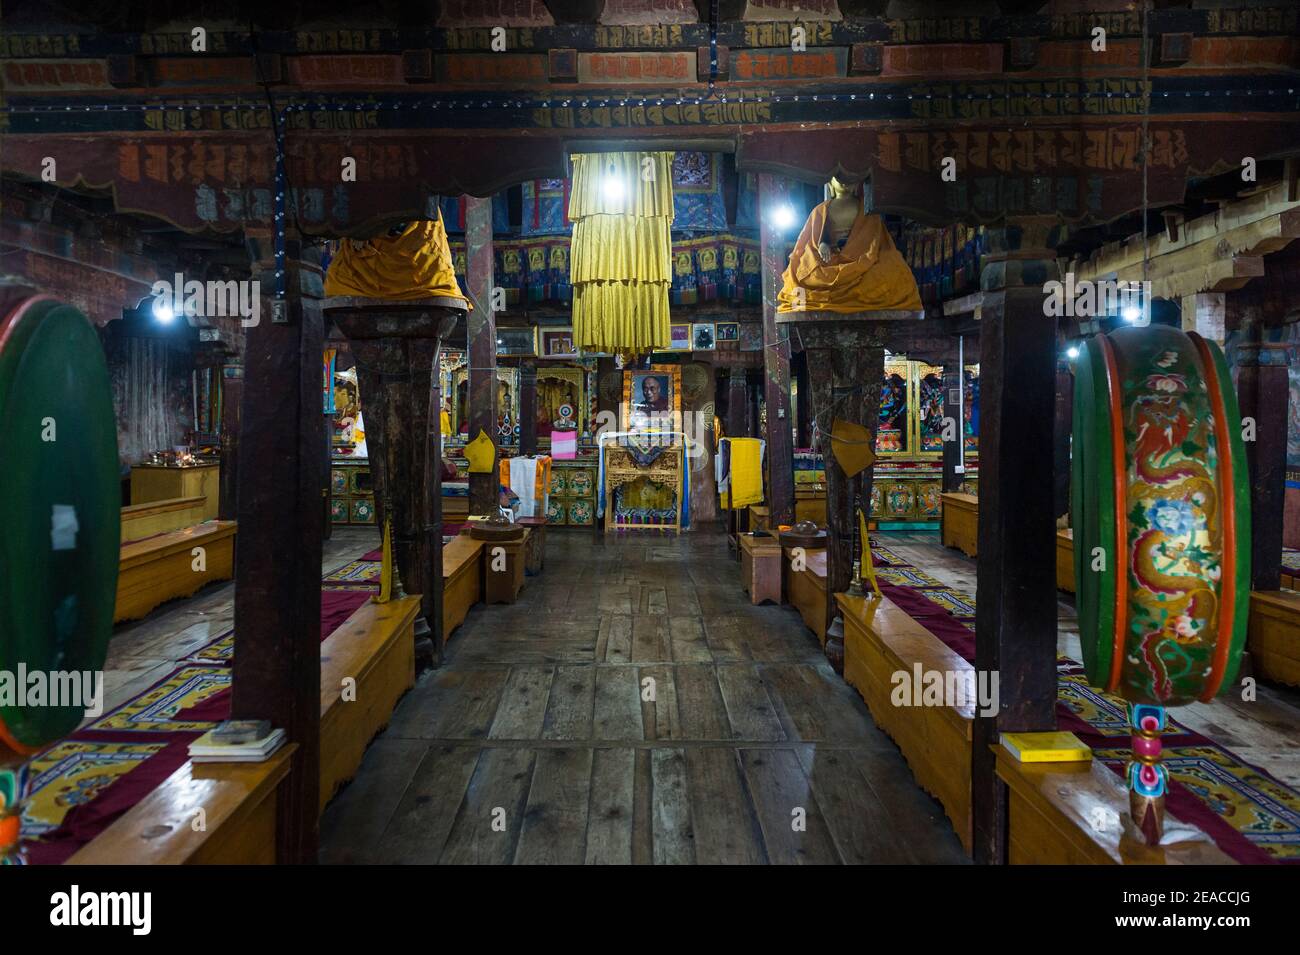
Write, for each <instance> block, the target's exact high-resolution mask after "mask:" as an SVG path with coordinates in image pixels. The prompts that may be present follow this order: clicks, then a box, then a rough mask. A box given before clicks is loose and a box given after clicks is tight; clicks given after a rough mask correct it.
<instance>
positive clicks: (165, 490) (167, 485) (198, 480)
mask: <svg viewBox="0 0 1300 955" xmlns="http://www.w3.org/2000/svg"><path fill="white" fill-rule="evenodd" d="M177 497H201V498H204V505H203V517H202V520H205V521H212V520H216V517H217V508H218V505H219V503H220V501H221V465H219V464H186V465H184V466H178V467H167V466H165V465H161V464H136V465H132V467H131V503H132V504H151V503H153V502H154V501H168V500H171V499H173V498H177Z"/></svg>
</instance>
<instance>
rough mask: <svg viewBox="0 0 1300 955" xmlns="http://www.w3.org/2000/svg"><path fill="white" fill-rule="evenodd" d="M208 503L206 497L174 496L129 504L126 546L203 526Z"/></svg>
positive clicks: (125, 518)
mask: <svg viewBox="0 0 1300 955" xmlns="http://www.w3.org/2000/svg"><path fill="white" fill-rule="evenodd" d="M207 503H208V499H207V498H206V497H173V498H169V499H168V500H165V501H150V502H149V503H148V504H131V505H128V506H127V507H124V508H122V543H123V544H129V543H131V542H132V541H138V540H143V539H144V538H146V537H153V536H154V535H155V534H165V533H167V532H168V531H179V530H184V529H185V528H187V527H193V526H194V525H195V524H202V523H203V511H204V509H205V508H206V507H207Z"/></svg>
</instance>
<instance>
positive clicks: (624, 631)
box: [596, 613, 632, 663]
mask: <svg viewBox="0 0 1300 955" xmlns="http://www.w3.org/2000/svg"><path fill="white" fill-rule="evenodd" d="M596 660H597V662H599V663H631V662H632V618H631V616H629V615H628V614H625V613H603V614H601V615H600V635H599V637H597V640H596Z"/></svg>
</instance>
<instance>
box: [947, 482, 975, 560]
mask: <svg viewBox="0 0 1300 955" xmlns="http://www.w3.org/2000/svg"><path fill="white" fill-rule="evenodd" d="M939 499H940V501H941V502H942V510H941V512H940V518H939V519H940V528H939V536H940V539H941V540H942V541H943V546H944V547H956V548H957V549H958V550H960V551H961V552H962V553H963V554H965V555H966V556H967V557H975V556H976V553H977V551H978V544H979V536H980V514H979V498H977V497H976V496H975V495H974V494H961V493H958V492H956V491H949V492H947V493H945V494H940V495H939Z"/></svg>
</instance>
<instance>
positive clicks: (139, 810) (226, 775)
mask: <svg viewBox="0 0 1300 955" xmlns="http://www.w3.org/2000/svg"><path fill="white" fill-rule="evenodd" d="M297 749H298V747H297V745H296V744H293V743H289V744H287V745H285V746H284V747H283V748H282V749H281V750H280V751H279V752H278V753H276V754H275V755H274V756H272V757H271V758H270V759H268V760H267V761H266V762H264V763H199V764H197V765H196V764H194V763H191V762H188V761H187V762H186V763H185V764H184V765H183V766H181V768H180V769H178V770H176V772H174V773H172V774H171V775H170V776H169V777H167V779H166V780H165V781H164V782H163V783H162V785H161V786H159V787H158V788H157V789H155V790H154V791H153V792H151V793H149V795H147V796H145V797H144V798H143V799H141V800H140V801H139V802H138V803H136V804H135V805H134V806H132V807H131V808H130V809H129V810H127V812H126V813H125V814H123V815H122V817H121V818H120V819H118V820H117V821H116V822H114V823H113V824H112V825H111V826H109V827H108V828H107V829H105V830H104V831H103V832H102V833H100V834H99V836H98V837H96V838H95V839H93V840H92V841H91V842H89V843H88V844H86V845H85V846H82V848H81V849H80V850H79V851H78V852H77V853H76V854H75V855H73V856H72V858H71V859H69V860H68V862H67V864H68V865H271V864H274V862H275V861H276V859H275V845H276V835H275V825H276V794H277V790H278V789H279V786H280V781H281V780H282V779H284V777H285V776H286V775H288V773H289V766H290V760H292V759H293V754H294V752H295V751H297ZM200 809H201V810H203V813H204V817H203V827H202V829H201V830H197V829H196V827H195V825H194V821H195V819H196V818H197V817H198V812H199V810H200Z"/></svg>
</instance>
